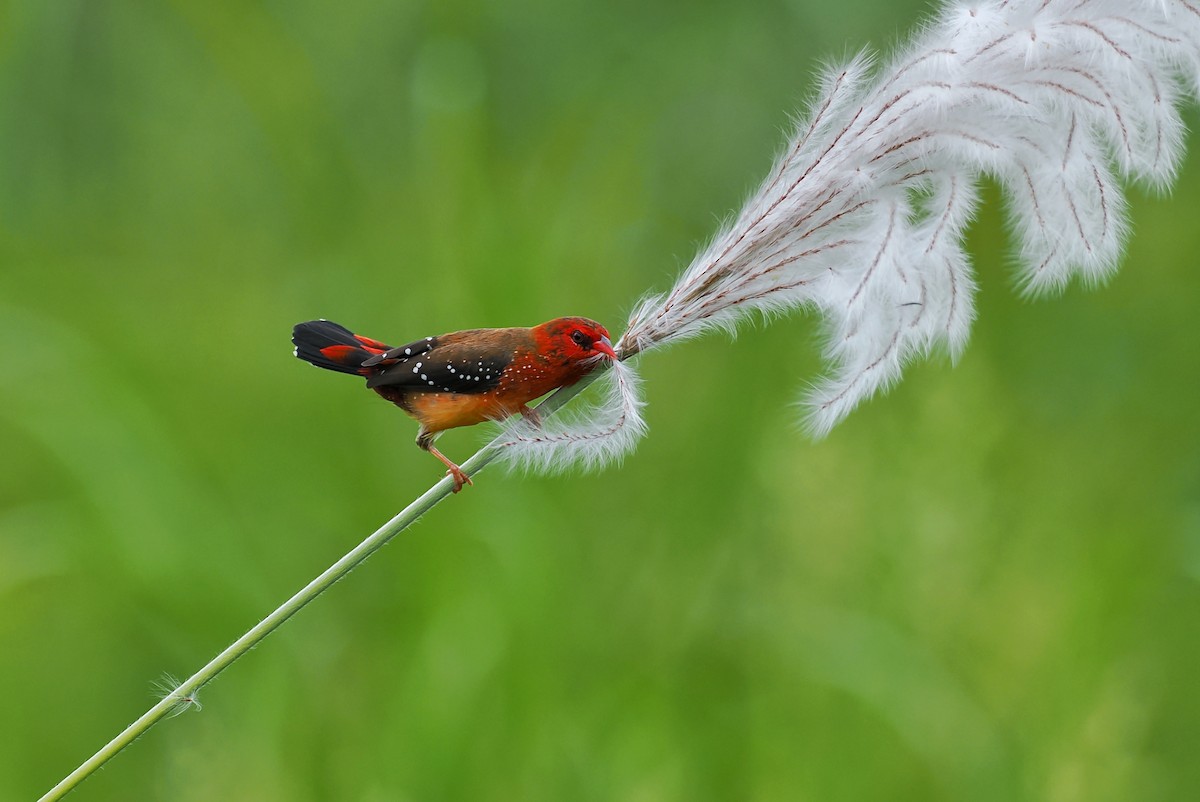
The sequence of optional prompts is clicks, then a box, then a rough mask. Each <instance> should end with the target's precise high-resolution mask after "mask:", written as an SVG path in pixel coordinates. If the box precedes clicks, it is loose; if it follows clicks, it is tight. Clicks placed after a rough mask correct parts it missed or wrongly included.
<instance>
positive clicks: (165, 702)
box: [41, 369, 604, 802]
mask: <svg viewBox="0 0 1200 802" xmlns="http://www.w3.org/2000/svg"><path fill="white" fill-rule="evenodd" d="M603 372H604V371H603V369H600V370H593V371H592V372H591V373H589V374H588V375H587V376H585V377H584V378H583V379H581V380H579V381H578V382H576V383H575V384H573V385H571V386H570V387H563V388H561V389H559V390H558V391H556V392H555V393H554V394H552V395H551V396H550V397H549V398H547V399H546V400H545V401H543V402H542V403H541V404H540V405H538V412H539V413H541V414H542V417H543V418H546V417H549V416H551V415H553V414H554V413H555V412H557V411H558V410H559V409H560V408H561V407H562V406H563V405H564V404H566V403H567V402H568V401H570V400H571V399H572V398H574V397H575V396H577V395H578V394H579V393H580V392H582V391H583V390H584V389H585V388H586V387H587V386H588V385H589V384H591V383H592V382H593V381H595V380H596V378H597V377H598V376H599V375H600V374H601V373H603ZM503 439H504V435H503V434H501V435H499V436H498V437H496V439H494V440H492V442H490V443H488V444H487V445H485V446H484V447H483V448H481V449H479V450H478V451H476V452H475V453H474V454H473V455H471V457H470V459H468V460H467V461H466V462H464V463H463V464H462V469H463V471H464V472H466V474H467V475H468V476H474V475H475V474H477V473H479V471H481V470H483V469H484V467H486V466H487V464H488V463H490V462H492V461H493V460H494V459H496V458H497V457H498V456H500V454H501V452H502V451H503V450H504V447H503V446H502V445H500V443H501V441H502V440H503ZM453 487H454V483H453V481H452V480H451V479H450V477H448V476H447V477H445V478H444V479H442V480H441V481H439V482H438V483H437V484H435V485H434V486H433V487H431V488H429V489H428V490H426V491H425V492H424V493H423V494H422V495H421V496H420V497H419V498H417V500H416V501H414V502H412V503H411V504H409V505H408V506H407V507H405V508H404V509H403V510H402V511H401V512H400V513H399V514H397V515H396V517H394V518H392V519H391V520H390V521H388V522H387V523H385V524H384V525H383V526H381V527H379V529H377V530H375V532H374V533H372V534H371V535H370V536H369V537H367V538H366V540H364V541H363V542H361V543H359V544H358V545H357V546H355V547H354V548H353V549H352V550H350V552H348V553H347V554H346V556H344V557H342V558H341V559H340V560H338V561H337V562H335V563H334V564H333V565H331V566H329V568H327V569H325V571H324V572H322V573H321V575H320V576H318V577H317V578H316V579H314V580H313V581H311V582H309V583H308V584H307V585H305V586H304V587H303V588H302V589H301V590H300V591H299V592H297V593H296V594H295V595H294V596H292V597H291V598H290V599H288V600H287V601H285V602H284V603H283V604H281V605H279V607H277V608H275V610H274V612H272V613H271V614H270V615H268V616H267V617H266V618H264V619H263V620H261V621H259V622H258V623H257V624H255V625H254V626H253V627H252V628H251V629H250V631H248V632H247V633H246V634H245V635H242V636H241V637H240V638H238V639H237V640H236V641H234V642H233V643H232V644H230V645H229V646H228V647H227V648H226V649H225V650H224V651H223V652H221V653H220V654H218V655H217V656H216V657H214V658H213V659H212V660H210V661H209V662H208V664H207V665H205V666H204V667H203V668H201V669H200V670H199V671H197V672H196V673H195V674H193V675H192V676H190V677H188V678H187V679H186V680H184V681H183V682H181V683H180V684H179V685H178V687H176V688H175V689H174V690H172V691H171V692H170V693H169V694H167V695H166V696H165V697H164V698H163V699H161V700H159V702H158V704H156V705H154V707H151V708H150V709H149V710H147V711H146V712H145V713H143V714H142V716H141V717H140V718H139V719H138V720H137V721H135V722H133V723H132V724H130V725H129V726H128V727H126V728H125V729H124V730H123V731H122V732H121V733H120V734H119V735H117V736H116V737H115V738H113V739H112V740H111V741H109V742H108V743H107V744H105V745H104V746H103V747H102V748H101V749H100V750H99V751H98V752H96V754H94V755H92V756H91V757H90V758H88V759H87V760H86V761H84V762H83V763H82V764H80V766H79V768H77V769H75V770H74V771H73V772H71V773H70V774H68V775H67V776H66V777H64V778H63V779H62V780H61V781H60V782H59V783H58V784H57V785H55V786H54V787H53V788H51V789H50V790H49V791H48V792H46V794H45V795H44V796H43V797H42V798H41V802H50V800H55V799H61V798H62V797H64V796H65V795H66V794H67V793H69V792H70V791H71V789H73V788H74V787H75V786H77V785H79V783H81V782H83V781H84V780H85V779H87V778H88V777H89V776H91V774H92V773H93V772H95V771H96V770H97V769H98V768H100V767H101V766H103V765H104V764H105V763H107V762H108V761H109V760H110V759H112V757H113V756H115V755H116V754H117V753H118V752H120V751H121V750H122V749H124V748H125V747H127V746H129V744H131V743H133V742H134V741H135V740H136V739H137V738H138V737H139V736H140V735H141V734H142V733H144V732H146V730H148V729H150V728H151V727H153V726H154V725H155V724H157V723H158V722H159V721H161V720H162V719H164V718H167V717H169V716H171V715H173V714H177V713H179V712H181V710H183V709H186V707H187V706H188V705H189V704H191V700H192V699H194V698H195V696H196V694H197V693H198V692H199V691H200V689H201V688H203V687H204V686H205V685H207V684H208V683H209V682H212V681H213V680H214V679H216V677H217V675H218V674H220V673H221V672H222V671H224V670H225V669H226V668H228V667H229V666H231V665H233V663H234V662H236V661H237V660H238V659H239V658H241V657H242V656H243V655H245V654H246V653H247V652H248V651H250V650H251V649H253V648H254V647H255V646H257V645H258V644H259V643H261V642H262V640H263V639H264V638H266V637H267V636H268V635H270V634H271V633H272V632H274V631H275V630H276V629H277V628H279V627H280V626H281V625H282V624H283V622H285V621H287V620H288V619H289V618H291V617H292V616H293V615H295V614H296V613H298V612H300V610H301V608H303V607H304V606H305V605H306V604H308V603H309V602H311V601H312V600H313V599H315V598H317V597H318V596H320V595H321V594H322V593H324V592H325V591H326V590H328V589H329V588H330V587H331V586H332V585H333V584H334V583H335V582H337V581H338V580H339V579H341V578H342V577H344V576H345V575H346V574H348V573H350V572H351V571H352V570H354V569H355V568H357V567H358V566H359V565H360V564H362V562H363V561H364V560H366V559H367V558H368V557H370V556H371V555H372V554H374V553H375V552H376V551H378V550H379V548H380V547H382V546H383V545H384V544H385V543H387V542H388V541H389V540H391V539H392V538H394V537H395V536H396V535H398V534H400V533H401V532H403V531H404V530H405V529H407V528H408V527H409V526H411V525H412V524H413V523H414V522H416V520H417V519H418V518H420V517H421V516H422V515H424V514H425V513H426V512H428V511H429V510H431V509H433V507H434V505H436V504H437V503H438V502H439V501H441V500H442V499H444V498H446V496H448V495H450V493H451V490H452V489H453Z"/></svg>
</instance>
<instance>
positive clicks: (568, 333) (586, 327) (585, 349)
mask: <svg viewBox="0 0 1200 802" xmlns="http://www.w3.org/2000/svg"><path fill="white" fill-rule="evenodd" d="M533 334H534V337H535V338H536V339H537V342H538V350H540V351H541V352H542V353H543V354H545V355H547V356H552V355H553V356H558V357H560V358H561V359H562V360H563V361H564V362H567V363H586V362H590V361H597V360H599V359H602V358H604V357H608V358H609V359H616V358H617V352H616V351H614V350H613V345H612V340H610V339H609V336H608V329H606V328H604V327H603V326H601V325H600V324H599V323H597V322H596V321H594V320H588V319H587V318H586V317H559V318H555V319H554V320H551V321H548V322H546V323H543V324H542V325H540V326H535V327H534V329H533Z"/></svg>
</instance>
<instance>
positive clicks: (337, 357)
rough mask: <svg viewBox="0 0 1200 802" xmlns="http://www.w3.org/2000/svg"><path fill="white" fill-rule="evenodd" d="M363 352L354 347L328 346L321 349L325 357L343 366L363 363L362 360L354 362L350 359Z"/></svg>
mask: <svg viewBox="0 0 1200 802" xmlns="http://www.w3.org/2000/svg"><path fill="white" fill-rule="evenodd" d="M361 351H362V349H361V348H355V347H354V346H353V345H327V346H325V347H324V348H322V349H321V353H322V354H323V355H324V356H325V357H327V358H328V359H330V360H332V361H333V362H341V363H342V364H343V365H352V364H354V363H355V362H362V360H361V359H358V360H354V359H351V358H350V357H353V356H354V355H355V354H357V353H360V352H361Z"/></svg>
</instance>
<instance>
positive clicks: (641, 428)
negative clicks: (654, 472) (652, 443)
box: [496, 361, 646, 471]
mask: <svg viewBox="0 0 1200 802" xmlns="http://www.w3.org/2000/svg"><path fill="white" fill-rule="evenodd" d="M610 365H611V368H610V370H608V371H607V375H606V376H605V377H604V378H603V381H604V382H606V383H607V387H606V388H605V396H604V398H603V399H602V400H601V401H600V402H599V404H598V405H597V407H596V409H593V410H581V411H576V412H574V413H573V418H571V419H569V420H568V421H567V423H566V424H565V426H564V425H563V424H559V425H560V427H562V428H560V429H558V430H554V431H551V430H549V429H547V428H543V427H542V426H535V425H534V424H532V423H530V422H529V421H528V420H526V419H525V418H509V420H508V422H506V423H505V424H504V432H503V434H502V436H501V437H502V439H501V441H500V442H499V443H497V444H496V445H497V446H498V447H499V448H500V449H502V451H501V455H500V456H501V458H502V459H504V460H505V461H507V462H508V463H509V464H511V465H514V466H515V467H519V468H524V469H526V470H533V471H548V470H555V469H560V468H564V467H567V466H569V465H578V466H581V467H583V468H584V469H591V468H596V467H600V466H601V465H606V464H608V463H610V462H614V461H617V460H620V459H621V458H622V457H624V456H625V455H626V454H628V453H629V452H630V451H632V450H633V448H634V446H636V445H637V442H638V440H640V439H641V438H642V435H644V434H645V433H646V421H645V419H644V418H643V417H642V406H643V405H644V402H643V401H642V395H641V382H640V380H639V379H638V376H637V374H636V373H634V372H633V368H631V367H630V366H629V365H627V364H625V363H624V362H615V361H614V362H611V363H610Z"/></svg>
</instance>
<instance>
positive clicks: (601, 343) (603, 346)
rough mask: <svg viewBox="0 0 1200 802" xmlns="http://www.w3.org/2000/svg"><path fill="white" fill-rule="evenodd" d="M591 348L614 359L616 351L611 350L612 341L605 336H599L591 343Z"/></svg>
mask: <svg viewBox="0 0 1200 802" xmlns="http://www.w3.org/2000/svg"><path fill="white" fill-rule="evenodd" d="M592 350H594V351H599V352H600V353H602V354H604V355H605V356H607V357H608V358H609V359H616V358H617V352H616V351H614V350H613V347H612V342H611V341H609V339H608V338H607V337H601V338H600V339H599V340H596V342H594V343H592Z"/></svg>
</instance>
